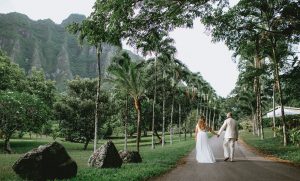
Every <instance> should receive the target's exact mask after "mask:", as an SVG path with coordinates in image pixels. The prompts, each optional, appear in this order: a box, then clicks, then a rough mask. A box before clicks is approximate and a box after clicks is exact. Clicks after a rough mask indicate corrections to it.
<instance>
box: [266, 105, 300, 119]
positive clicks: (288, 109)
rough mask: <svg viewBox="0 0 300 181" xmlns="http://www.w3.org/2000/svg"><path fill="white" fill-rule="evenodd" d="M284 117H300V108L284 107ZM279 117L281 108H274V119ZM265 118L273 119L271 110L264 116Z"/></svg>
mask: <svg viewBox="0 0 300 181" xmlns="http://www.w3.org/2000/svg"><path fill="white" fill-rule="evenodd" d="M284 115H300V108H296V107H284ZM280 116H281V106H277V107H276V108H275V117H280ZM266 117H267V118H272V117H273V109H272V110H270V112H268V113H267V115H266Z"/></svg>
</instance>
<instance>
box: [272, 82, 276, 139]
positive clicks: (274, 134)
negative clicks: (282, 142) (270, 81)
mask: <svg viewBox="0 0 300 181" xmlns="http://www.w3.org/2000/svg"><path fill="white" fill-rule="evenodd" d="M275 87H276V86H275V84H274V85H273V137H274V138H275V137H276V130H275V128H276V120H275Z"/></svg>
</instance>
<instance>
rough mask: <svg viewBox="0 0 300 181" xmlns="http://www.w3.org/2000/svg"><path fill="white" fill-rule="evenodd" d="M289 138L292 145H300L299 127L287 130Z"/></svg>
mask: <svg viewBox="0 0 300 181" xmlns="http://www.w3.org/2000/svg"><path fill="white" fill-rule="evenodd" d="M289 140H290V142H291V143H292V144H293V145H297V146H298V147H299V145H300V128H294V129H292V130H290V131H289Z"/></svg>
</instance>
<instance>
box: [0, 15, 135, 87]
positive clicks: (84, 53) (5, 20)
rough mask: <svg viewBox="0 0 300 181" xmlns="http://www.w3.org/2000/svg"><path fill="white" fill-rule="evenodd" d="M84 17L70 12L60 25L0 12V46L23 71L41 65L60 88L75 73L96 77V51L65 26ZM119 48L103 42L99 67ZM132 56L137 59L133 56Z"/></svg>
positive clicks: (104, 64) (108, 60) (102, 66)
mask: <svg viewBox="0 0 300 181" xmlns="http://www.w3.org/2000/svg"><path fill="white" fill-rule="evenodd" d="M83 19H85V16H83V15H77V14H72V15H70V16H69V17H68V18H67V19H66V20H64V21H63V22H62V24H55V23H54V22H53V21H51V20H50V19H46V20H38V21H33V20H31V19H29V18H28V17H27V16H26V15H23V14H19V13H9V14H0V49H2V50H4V51H5V52H6V53H7V55H8V56H9V57H10V58H11V60H12V61H13V62H15V63H17V64H19V65H20V66H21V67H22V68H24V69H25V71H26V72H29V71H30V70H31V68H32V67H37V68H41V69H43V70H44V71H45V73H46V77H47V78H50V79H52V80H55V81H56V84H57V87H58V89H60V90H63V89H64V87H65V82H66V81H67V80H69V79H72V78H73V77H74V76H76V75H79V76H81V77H96V74H97V72H96V67H97V61H96V50H95V48H94V47H92V46H89V45H79V43H78V41H77V38H76V36H74V35H72V34H70V33H68V32H67V31H66V29H65V27H66V26H67V25H68V24H70V23H72V22H74V21H75V22H80V21H82V20H83ZM118 51H120V49H119V48H117V47H113V46H110V45H104V47H103V54H102V55H101V60H102V64H101V68H102V70H103V71H105V68H106V67H108V65H109V62H110V60H111V58H112V57H113V56H114V55H115V54H116V53H117V52H118ZM134 58H137V57H136V56H135V57H134Z"/></svg>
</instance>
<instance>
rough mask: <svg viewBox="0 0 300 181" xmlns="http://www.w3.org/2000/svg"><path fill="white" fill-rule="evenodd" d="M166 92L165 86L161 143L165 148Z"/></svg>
mask: <svg viewBox="0 0 300 181" xmlns="http://www.w3.org/2000/svg"><path fill="white" fill-rule="evenodd" d="M163 82H164V83H165V70H163ZM165 106H166V90H165V85H163V123H162V135H161V137H162V141H161V146H162V147H164V146H165V122H166V110H165Z"/></svg>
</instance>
